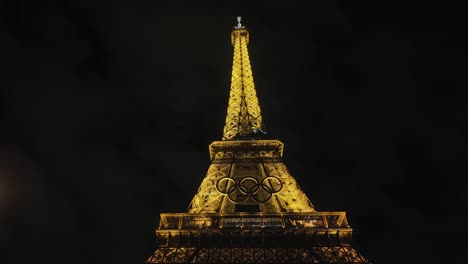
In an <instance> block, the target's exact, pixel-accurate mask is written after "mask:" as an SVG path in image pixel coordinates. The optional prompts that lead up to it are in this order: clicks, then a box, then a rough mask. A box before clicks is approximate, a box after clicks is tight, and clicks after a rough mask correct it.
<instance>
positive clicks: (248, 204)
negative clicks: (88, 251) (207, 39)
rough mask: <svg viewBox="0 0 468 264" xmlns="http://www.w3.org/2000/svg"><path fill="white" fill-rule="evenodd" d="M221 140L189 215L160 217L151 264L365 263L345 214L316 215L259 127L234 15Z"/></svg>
mask: <svg viewBox="0 0 468 264" xmlns="http://www.w3.org/2000/svg"><path fill="white" fill-rule="evenodd" d="M231 43H232V45H233V47H234V58H233V65H232V77H231V89H230V95H229V104H228V108H227V115H226V122H225V126H224V131H223V137H222V140H221V141H214V142H212V143H211V144H210V145H209V154H210V159H211V164H210V166H209V168H208V171H207V173H206V176H205V178H204V179H203V181H202V183H201V185H200V188H199V189H198V192H197V193H196V194H195V196H194V197H193V200H192V202H191V203H190V205H189V208H188V212H187V213H162V214H161V215H160V224H159V227H158V228H157V229H156V243H157V248H156V250H155V251H154V253H153V254H152V255H151V256H149V257H148V258H147V260H146V263H147V264H150V263H216V264H222V263H265V264H266V263H268V264H270V263H271V264H273V263H370V261H369V260H368V259H367V258H366V257H364V256H363V255H362V254H360V253H359V252H357V251H356V250H355V249H354V248H353V247H352V245H351V236H352V228H351V227H350V225H349V224H348V221H347V218H346V213H345V212H321V211H317V210H315V207H314V205H313V204H312V203H311V202H310V200H309V199H308V197H307V195H306V194H305V193H304V192H303V191H302V190H301V189H300V187H299V186H298V184H297V183H296V181H295V180H294V177H293V176H292V175H291V174H290V173H289V171H288V169H287V167H286V165H285V164H284V163H283V160H282V157H283V146H284V145H283V143H282V142H281V141H279V140H278V139H273V138H271V137H270V136H269V135H268V134H267V133H265V132H264V131H263V129H262V115H261V111H260V106H259V104H258V99H257V95H256V91H255V86H254V80H253V75H252V69H251V66H250V59H249V53H248V49H247V45H248V43H249V32H248V31H247V29H246V27H245V26H243V25H242V24H241V17H237V25H236V26H234V27H233V30H232V32H231Z"/></svg>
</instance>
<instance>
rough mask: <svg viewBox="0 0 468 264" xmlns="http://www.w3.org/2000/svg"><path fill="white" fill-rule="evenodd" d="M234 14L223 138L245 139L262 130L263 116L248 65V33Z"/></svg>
mask: <svg viewBox="0 0 468 264" xmlns="http://www.w3.org/2000/svg"><path fill="white" fill-rule="evenodd" d="M241 19H242V17H240V16H238V17H237V26H235V27H234V28H233V30H232V32H231V43H232V46H233V48H234V56H233V61H232V74H231V90H230V93H229V104H228V109H227V115H226V122H225V125H224V130H223V140H231V139H235V138H246V137H249V136H252V135H253V134H254V133H255V132H257V131H261V130H262V115H261V111H260V105H259V104H258V99H257V93H256V91H255V84H254V80H253V75H252V69H251V66H250V58H249V51H248V49H247V44H248V43H249V32H248V31H247V29H246V28H245V26H242V24H241Z"/></svg>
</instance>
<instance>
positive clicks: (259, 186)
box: [216, 176, 283, 204]
mask: <svg viewBox="0 0 468 264" xmlns="http://www.w3.org/2000/svg"><path fill="white" fill-rule="evenodd" d="M225 181H227V182H226V183H225V184H224V188H221V183H224V182H225ZM216 189H217V190H218V191H219V192H220V193H222V194H225V195H227V197H228V198H229V200H231V202H233V203H236V204H238V203H243V202H245V201H247V199H248V198H249V197H250V198H252V199H253V200H254V201H256V202H258V203H264V202H266V201H268V200H270V199H271V197H272V196H273V194H275V193H278V192H280V191H281V190H282V189H283V183H282V182H281V180H280V179H278V178H277V177H274V176H268V177H265V178H264V179H263V180H262V182H261V183H260V182H258V180H257V178H255V177H252V176H245V177H242V178H241V179H240V180H239V181H238V182H236V181H235V180H234V179H233V178H231V177H222V178H220V179H219V180H218V181H217V182H216ZM236 190H239V192H240V193H241V194H242V195H235V194H234V192H235V191H236ZM259 192H261V193H262V195H259V194H260V193H259ZM265 194H266V195H265ZM259 196H262V197H263V199H262V198H260V197H259ZM239 197H240V199H242V198H244V199H242V201H240V199H239Z"/></svg>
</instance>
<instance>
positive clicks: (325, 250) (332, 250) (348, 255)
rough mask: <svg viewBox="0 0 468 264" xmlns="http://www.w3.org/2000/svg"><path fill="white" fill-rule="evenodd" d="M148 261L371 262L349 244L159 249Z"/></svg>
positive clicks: (338, 263) (272, 263)
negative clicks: (293, 246) (294, 246)
mask: <svg viewBox="0 0 468 264" xmlns="http://www.w3.org/2000/svg"><path fill="white" fill-rule="evenodd" d="M146 263H148V264H149V263H214V264H224V263H225V264H231V263H251V264H254V263H255V264H256V263H258V264H260V263H261V264H276V263H278V264H280V263H282V264H285V263H288V264H289V263H336V264H351V263H369V261H368V260H367V259H366V258H365V257H363V256H362V255H360V254H359V253H358V252H356V250H354V249H353V248H352V247H350V246H336V247H301V248H289V247H274V248H264V247H261V248H260V247H257V248H252V247H234V248H216V247H215V248H197V247H189V248H181V247H166V248H158V249H157V250H156V251H155V252H154V254H153V255H151V256H150V257H149V258H148V260H147V262H146Z"/></svg>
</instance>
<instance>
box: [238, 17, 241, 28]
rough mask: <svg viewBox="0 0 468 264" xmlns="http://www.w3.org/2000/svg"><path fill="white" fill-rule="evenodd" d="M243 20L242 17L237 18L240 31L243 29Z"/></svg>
mask: <svg viewBox="0 0 468 264" xmlns="http://www.w3.org/2000/svg"><path fill="white" fill-rule="evenodd" d="M241 20H242V17H240V16H238V17H237V28H238V29H241V28H242V24H241Z"/></svg>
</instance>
